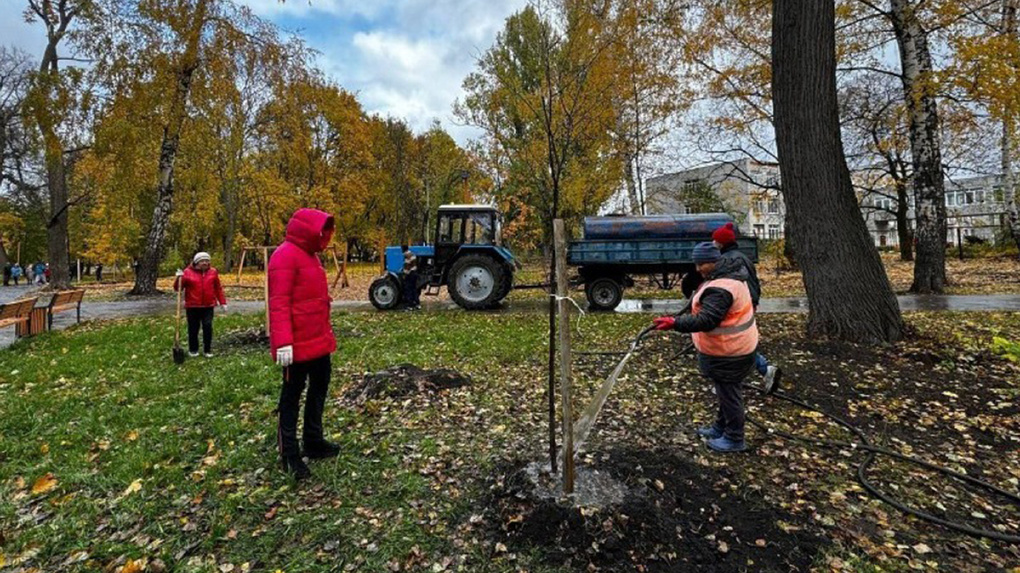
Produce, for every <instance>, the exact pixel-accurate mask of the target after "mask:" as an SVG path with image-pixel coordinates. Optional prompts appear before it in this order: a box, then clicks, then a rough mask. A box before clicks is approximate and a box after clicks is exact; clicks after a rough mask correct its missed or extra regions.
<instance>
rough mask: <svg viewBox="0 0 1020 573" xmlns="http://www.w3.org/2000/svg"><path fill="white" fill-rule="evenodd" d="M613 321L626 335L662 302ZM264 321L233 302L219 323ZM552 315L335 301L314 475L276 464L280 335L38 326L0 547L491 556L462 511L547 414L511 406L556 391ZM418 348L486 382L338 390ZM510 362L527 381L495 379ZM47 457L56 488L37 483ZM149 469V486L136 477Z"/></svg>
mask: <svg viewBox="0 0 1020 573" xmlns="http://www.w3.org/2000/svg"><path fill="white" fill-rule="evenodd" d="M596 320H599V321H600V322H605V323H606V325H607V326H608V327H607V328H604V329H599V330H600V331H604V332H605V333H606V334H609V335H612V334H616V333H619V332H623V331H625V330H627V329H628V328H631V326H632V325H630V324H629V323H632V322H633V323H635V324H636V323H637V322H639V321H640V320H643V319H637V318H631V319H630V320H628V319H623V320H619V319H617V320H606V319H596ZM258 321H259V318H258V317H254V316H252V317H245V316H228V317H223V318H218V319H217V321H216V328H217V336H218V337H219V338H222V337H223V336H224V333H226V332H228V331H231V330H235V329H241V328H247V327H253V326H256V325H257V324H258ZM544 321H545V319H544V317H542V316H540V315H530V316H529V315H502V314H500V315H495V314H493V315H487V314H467V313H443V314H441V315H427V314H415V315H402V314H395V313H389V314H358V315H346V314H345V315H338V316H336V317H335V318H334V322H335V326H336V330H337V332H338V334H339V336H340V349H339V351H338V352H337V353H336V354H335V355H334V359H333V360H334V362H333V364H334V377H333V386H332V388H331V401H330V404H329V406H328V407H327V412H326V424H327V431H328V432H330V434H331V438H332V439H334V440H337V441H338V442H339V443H340V444H341V445H342V447H343V454H342V455H341V456H340V457H339V458H338V459H336V460H331V461H327V462H322V463H316V464H314V465H313V471H314V472H315V474H316V478H315V479H314V480H313V481H312V482H310V483H308V484H301V485H297V484H295V483H293V482H292V481H291V480H289V479H288V478H287V477H286V476H284V475H283V474H282V473H281V472H280V471H279V470H278V468H277V466H276V465H275V457H276V454H275V414H274V412H273V410H274V408H275V406H276V399H277V396H278V392H279V371H278V369H277V367H275V366H274V365H273V364H272V363H271V362H270V360H269V357H268V353H267V352H266V351H265V350H260V349H245V348H236V349H228V348H222V347H221V349H220V354H219V355H218V356H217V357H216V358H214V359H211V360H207V359H189V360H188V361H187V362H186V363H185V364H184V365H183V366H180V367H178V366H175V365H174V364H173V363H172V361H171V360H170V340H172V323H171V322H170V321H169V320H168V319H139V320H133V321H129V322H124V323H116V324H109V325H106V324H100V325H85V326H83V327H81V328H78V329H73V330H71V331H64V332H56V333H49V334H46V335H43V336H40V337H37V338H34V339H30V340H26V341H22V342H19V343H17V344H16V345H14V346H13V347H12V348H10V349H7V350H3V351H0V444H2V445H0V525H2V530H3V531H4V532H5V535H6V537H7V541H6V544H5V545H4V546H2V551H3V553H2V555H3V557H2V558H0V562H2V561H3V560H6V562H7V563H8V565H10V564H12V563H17V562H18V560H19V556H21V557H24V556H25V555H26V553H27V554H28V555H29V556H31V555H33V554H35V556H34V558H33V559H34V561H27V562H25V563H23V564H26V565H27V564H33V563H34V564H36V565H37V566H39V565H44V566H46V568H61V565H60V564H62V563H63V562H64V560H65V559H67V558H68V556H70V555H72V554H74V553H75V552H78V551H86V552H87V554H88V560H87V561H82V562H80V563H77V564H75V565H72V566H71V567H69V569H71V570H74V569H75V568H77V569H90V568H93V567H102V566H105V565H106V564H108V563H111V562H114V561H115V560H117V559H118V558H121V557H123V556H126V557H127V558H131V559H141V558H146V559H148V560H149V561H152V560H154V559H157V558H158V559H161V560H163V561H164V562H165V563H167V564H171V563H177V564H179V565H180V564H188V563H190V565H189V566H188V567H187V568H186V569H187V570H196V571H206V570H208V571H212V570H214V569H216V568H217V567H219V566H220V565H224V564H235V565H238V566H240V565H241V564H242V563H248V564H249V565H250V566H251V567H252V568H254V569H268V570H274V569H276V568H279V569H282V570H284V571H288V572H292V571H312V570H321V569H322V568H323V567H324V566H325V564H329V565H330V566H333V565H340V566H344V565H351V566H353V567H355V568H356V569H357V570H385V569H386V565H387V563H389V562H391V561H393V560H395V561H398V562H403V561H406V560H407V559H409V555H410V553H411V548H412V547H417V549H416V550H415V551H417V552H420V554H421V555H422V556H423V557H422V559H423V560H424V561H426V563H425V564H426V565H427V564H428V563H431V562H432V561H439V560H441V559H442V558H443V557H449V556H453V557H454V558H457V556H460V555H465V556H466V557H465V558H466V559H469V560H472V561H471V562H474V563H476V564H479V563H488V559H487V551H489V549H487V548H485V547H483V546H467V547H456V546H455V539H456V536H454V535H452V532H453V531H452V530H453V528H455V527H457V525H458V524H459V523H461V522H463V521H464V520H465V519H466V518H467V517H468V516H469V514H470V513H471V512H472V511H474V510H476V508H473V505H474V504H476V502H477V499H478V498H479V496H480V495H481V494H483V493H484V492H481V491H478V490H477V489H478V487H479V486H478V480H473V479H471V477H472V476H477V477H478V478H479V480H480V479H481V478H482V477H484V476H485V472H486V470H487V469H488V468H489V467H490V465H491V464H492V463H493V461H494V460H496V459H499V458H502V457H503V452H504V451H505V449H506V448H508V447H510V446H509V445H508V444H509V442H510V440H511V439H516V438H517V434H518V432H517V431H511V430H510V428H518V429H520V428H521V427H522V426H521V425H522V424H531V423H538V422H540V417H539V418H536V419H534V420H532V419H527V420H518V421H516V422H515V421H514V420H513V418H514V416H513V412H512V410H513V408H514V407H515V406H517V405H518V403H519V401H520V399H522V398H523V397H524V396H534V397H535V398H536V399H535V402H536V403H539V404H540V403H541V402H540V400H539V399H538V397H537V395H538V394H540V393H541V392H542V390H541V388H542V383H541V377H540V374H539V373H541V372H543V364H544V359H545V353H544V349H545V346H544V343H545V336H546V333H545V329H544V325H545V322H544ZM609 323H612V326H609ZM583 332H584V330H582V333H583ZM582 342H583V341H582ZM404 362H410V363H413V364H415V365H418V366H421V367H440V366H442V367H453V368H456V369H458V370H460V371H461V372H465V373H467V374H470V375H472V376H473V377H474V378H475V380H476V384H478V385H479V387H478V388H475V389H473V390H471V391H468V392H462V393H460V394H458V395H457V396H456V397H452V398H450V399H453V400H457V401H458V403H457V404H455V408H454V410H453V411H452V412H451V411H448V410H447V408H445V407H443V406H442V405H440V404H433V403H432V402H430V401H429V399H428V398H427V397H424V398H418V399H416V401H415V402H414V406H413V407H411V408H408V407H404V408H396V407H391V406H389V405H387V404H369V405H368V407H366V408H363V409H358V408H352V407H346V406H343V405H341V404H338V403H337V402H336V399H337V398H338V397H339V396H340V395H341V393H342V392H343V390H344V388H345V387H347V386H349V385H351V384H352V383H354V382H356V381H357V380H358V379H359V374H360V373H361V372H364V371H374V370H378V369H381V368H384V367H387V366H391V365H394V364H399V363H404ZM507 374H510V376H511V379H512V380H516V381H518V382H519V384H516V385H511V386H509V387H506V386H504V385H492V386H491V387H489V386H487V385H488V384H490V383H491V382H490V381H492V380H497V379H504V378H505V375H507ZM536 378H537V380H536ZM459 415H466V416H472V415H477V416H480V417H484V418H485V419H493V420H498V419H500V417H505V418H506V419H507V420H508V421H507V422H506V423H505V424H504V423H500V424H499V426H506V428H503V427H499V428H497V431H496V432H494V433H493V434H491V435H485V434H484V433H481V434H480V433H478V432H477V431H474V432H473V433H472V431H470V430H469V429H466V428H463V427H461V426H462V424H460V423H459V420H458V419H457V416H459ZM489 416H491V418H489ZM493 424H496V422H493ZM521 432H522V433H526V432H525V431H524V430H521ZM453 435H457V439H456V440H455V439H453V437H452V436H453ZM454 444H456V445H457V447H458V448H461V451H459V452H457V455H456V456H453V457H452V458H453V459H454V460H456V463H460V464H463V465H465V466H466V467H470V468H471V470H470V471H452V470H450V471H446V470H440V473H441V474H443V477H442V478H437V477H436V475H434V474H432V473H429V471H428V466H429V464H430V463H433V462H434V461H435V460H436V459H437V458H436V457H435V456H437V454H438V453H440V452H441V453H443V454H445V455H443V456H439V457H440V458H444V459H449V458H451V456H450V455H449V450H450V448H451V447H452V446H453V445H454ZM514 447H519V446H514ZM494 452H495V453H494ZM430 458H431V461H430ZM440 465H442V464H440ZM423 468H424V469H423ZM47 473H52V474H53V476H54V477H55V478H56V480H57V485H56V487H55V488H54V489H53V490H52V491H48V492H45V493H41V494H38V495H35V494H32V493H31V488H32V486H33V484H34V483H35V482H36V481H37V480H39V479H40V478H41V477H43V476H45V475H46V474H47ZM458 476H459V477H458ZM464 476H467V477H464ZM454 478H455V479H457V480H458V481H457V482H448V481H444V480H447V479H454ZM136 480H140V484H141V489H140V490H139V491H136V492H129V488H130V487H131V485H132V483H134V482H135V481H136ZM274 508H276V509H275V510H274ZM272 511H275V514H273V515H271V516H270V517H271V519H267V514H269V513H270V512H272ZM179 555H180V556H181V559H180V560H178V559H177V556H179ZM209 556H214V557H213V558H211V559H210V557H209ZM487 567H492V568H493V569H496V570H499V569H502V568H503V567H499V566H495V565H487ZM506 568H508V569H513V565H512V564H507V565H506Z"/></svg>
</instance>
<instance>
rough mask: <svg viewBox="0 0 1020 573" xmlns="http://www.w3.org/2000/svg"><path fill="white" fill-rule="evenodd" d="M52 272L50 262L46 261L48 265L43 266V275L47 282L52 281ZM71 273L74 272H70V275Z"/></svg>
mask: <svg viewBox="0 0 1020 573" xmlns="http://www.w3.org/2000/svg"><path fill="white" fill-rule="evenodd" d="M50 272H51V271H50V264H49V263H46V266H45V267H43V277H45V278H46V284H49V283H50V276H51V275H50ZM71 274H72V273H68V276H71Z"/></svg>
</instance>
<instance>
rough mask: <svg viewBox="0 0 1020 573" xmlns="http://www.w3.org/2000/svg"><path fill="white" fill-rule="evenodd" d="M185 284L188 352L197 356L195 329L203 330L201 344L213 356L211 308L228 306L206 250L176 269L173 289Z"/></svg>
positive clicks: (196, 332)
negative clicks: (182, 267)
mask: <svg viewBox="0 0 1020 573" xmlns="http://www.w3.org/2000/svg"><path fill="white" fill-rule="evenodd" d="M182 285H183V287H184V308H185V311H186V312H187V315H188V352H189V353H190V354H191V356H193V357H194V356H198V330H199V328H201V329H202V346H203V348H204V350H205V355H206V357H212V335H213V330H212V323H213V308H215V307H216V306H217V305H219V306H222V307H223V310H226V309H227V297H226V295H224V294H223V285H222V284H220V275H219V273H218V272H216V269H214V268H213V267H212V264H211V262H210V257H209V253H198V254H196V255H195V258H194V259H192V261H191V265H189V266H188V268H186V269H184V270H183V271H181V270H178V271H177V278H176V279H175V280H174V290H175V291H177V290H180V289H181V286H182Z"/></svg>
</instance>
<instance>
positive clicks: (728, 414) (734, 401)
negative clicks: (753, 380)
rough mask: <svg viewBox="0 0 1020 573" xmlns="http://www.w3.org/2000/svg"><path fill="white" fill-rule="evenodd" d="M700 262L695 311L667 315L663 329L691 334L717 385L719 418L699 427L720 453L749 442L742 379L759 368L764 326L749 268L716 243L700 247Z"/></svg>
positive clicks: (705, 370) (700, 361)
mask: <svg viewBox="0 0 1020 573" xmlns="http://www.w3.org/2000/svg"><path fill="white" fill-rule="evenodd" d="M693 258H694V264H695V266H696V268H697V270H698V272H699V273H700V274H701V275H702V276H703V277H704V278H705V281H704V282H703V283H702V284H701V286H700V287H699V288H698V290H697V291H696V292H695V293H694V295H693V297H692V299H691V312H690V314H683V315H678V316H663V317H659V318H656V319H655V321H654V325H655V328H656V329H657V330H676V331H679V332H689V333H691V338H692V339H693V341H694V347H695V348H696V349H697V351H698V368H699V369H700V370H701V373H702V374H703V375H704V376H705V377H706V378H708V379H709V380H711V381H712V382H713V383H714V384H715V393H716V395H717V396H718V398H719V412H718V415H717V416H716V420H715V423H714V424H712V425H711V426H706V427H703V428H699V429H698V435H700V436H702V437H704V438H707V444H708V447H709V448H711V449H712V450H715V451H718V452H741V451H744V450H745V449H747V445H746V444H745V442H744V398H743V391H742V388H741V386H742V384H743V381H744V379H745V378H747V376H748V375H749V374H750V373H751V372H753V371H754V368H755V353H756V352H757V350H758V327H757V325H756V324H755V320H754V304H753V303H752V301H751V293H750V290H749V289H748V287H747V277H746V273H747V270H746V269H745V268H744V267H743V265H740V264H739V263H737V262H735V261H733V260H731V259H724V258H723V257H722V254H721V253H720V252H719V249H718V248H717V247H716V246H715V245H714V244H713V243H710V242H706V243H699V244H698V245H697V246H695V247H694V253H693Z"/></svg>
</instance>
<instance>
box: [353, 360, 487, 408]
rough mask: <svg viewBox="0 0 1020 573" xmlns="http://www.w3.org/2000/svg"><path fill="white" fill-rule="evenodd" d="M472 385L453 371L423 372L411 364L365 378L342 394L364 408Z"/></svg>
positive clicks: (401, 365) (469, 380)
mask: <svg viewBox="0 0 1020 573" xmlns="http://www.w3.org/2000/svg"><path fill="white" fill-rule="evenodd" d="M470 384H471V378H470V377H468V376H465V375H463V374H461V373H459V372H457V371H456V370H450V369H448V368H439V369H436V370H424V369H422V368H418V367H417V366H414V365H413V364H400V365H398V366H393V367H390V368H387V369H386V370H382V371H380V372H376V373H374V374H367V375H365V376H364V378H363V379H362V380H361V382H359V383H358V384H356V385H355V386H354V387H353V388H351V389H350V390H348V391H347V392H346V393H345V394H344V398H345V399H346V400H347V401H350V402H353V403H355V404H364V403H365V402H366V401H367V400H370V399H374V398H400V397H402V396H407V395H409V394H420V393H423V392H436V391H438V390H448V389H450V388H460V387H462V386H468V385H470Z"/></svg>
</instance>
